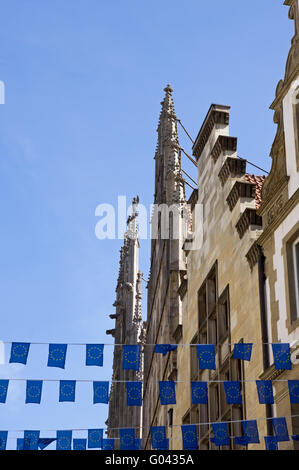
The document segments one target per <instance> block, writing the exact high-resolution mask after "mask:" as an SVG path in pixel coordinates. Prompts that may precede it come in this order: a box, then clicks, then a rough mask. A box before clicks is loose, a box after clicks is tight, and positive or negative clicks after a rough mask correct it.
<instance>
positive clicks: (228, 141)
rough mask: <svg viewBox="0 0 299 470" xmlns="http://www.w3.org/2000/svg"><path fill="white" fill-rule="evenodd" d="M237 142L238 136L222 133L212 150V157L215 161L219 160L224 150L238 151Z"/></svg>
mask: <svg viewBox="0 0 299 470" xmlns="http://www.w3.org/2000/svg"><path fill="white" fill-rule="evenodd" d="M237 142H238V139H237V137H230V136H226V135H220V136H219V137H218V139H217V141H216V144H215V145H214V147H213V150H212V152H211V155H212V158H213V160H214V163H216V161H217V160H218V158H219V156H220V154H221V153H222V152H224V151H226V150H227V151H229V150H230V151H231V152H236V151H237Z"/></svg>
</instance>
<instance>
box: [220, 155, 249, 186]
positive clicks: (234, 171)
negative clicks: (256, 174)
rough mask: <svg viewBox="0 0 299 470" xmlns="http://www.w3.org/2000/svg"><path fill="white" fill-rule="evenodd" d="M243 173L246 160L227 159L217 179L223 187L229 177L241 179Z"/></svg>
mask: <svg viewBox="0 0 299 470" xmlns="http://www.w3.org/2000/svg"><path fill="white" fill-rule="evenodd" d="M245 172H246V160H245V159H244V158H233V157H227V159H226V160H225V162H224V164H223V166H222V168H221V170H220V172H219V175H218V177H219V179H220V181H221V184H222V186H224V185H225V183H226V181H227V180H228V178H229V177H231V178H236V177H241V176H243V175H244V174H245Z"/></svg>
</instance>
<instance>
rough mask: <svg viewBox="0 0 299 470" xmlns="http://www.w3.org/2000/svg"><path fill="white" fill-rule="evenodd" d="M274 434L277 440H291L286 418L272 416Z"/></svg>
mask: <svg viewBox="0 0 299 470" xmlns="http://www.w3.org/2000/svg"><path fill="white" fill-rule="evenodd" d="M272 424H273V430H274V436H275V437H276V440H277V442H284V441H289V440H290V436H289V432H288V426H287V422H286V419H285V418H272Z"/></svg>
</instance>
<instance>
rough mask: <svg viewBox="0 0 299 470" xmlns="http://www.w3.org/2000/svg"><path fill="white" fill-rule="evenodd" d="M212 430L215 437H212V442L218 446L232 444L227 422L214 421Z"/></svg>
mask: <svg viewBox="0 0 299 470" xmlns="http://www.w3.org/2000/svg"><path fill="white" fill-rule="evenodd" d="M212 431H213V434H214V437H212V438H211V442H213V443H214V444H215V445H216V446H228V445H229V444H230V438H229V435H228V431H227V424H226V423H212Z"/></svg>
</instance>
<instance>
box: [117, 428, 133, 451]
mask: <svg viewBox="0 0 299 470" xmlns="http://www.w3.org/2000/svg"><path fill="white" fill-rule="evenodd" d="M119 437H120V450H135V429H120V430H119Z"/></svg>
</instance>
